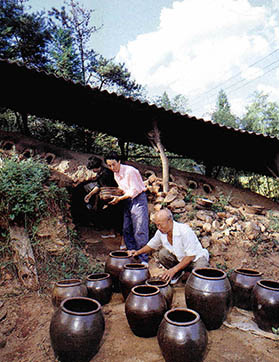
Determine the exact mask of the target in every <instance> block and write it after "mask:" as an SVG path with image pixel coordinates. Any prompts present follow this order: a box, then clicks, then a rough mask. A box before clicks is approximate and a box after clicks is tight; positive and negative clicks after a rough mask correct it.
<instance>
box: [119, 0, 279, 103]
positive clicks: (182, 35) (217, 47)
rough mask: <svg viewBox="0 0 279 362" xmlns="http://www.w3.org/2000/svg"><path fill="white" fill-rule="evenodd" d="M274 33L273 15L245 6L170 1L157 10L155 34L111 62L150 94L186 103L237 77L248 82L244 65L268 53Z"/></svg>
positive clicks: (214, 0)
mask: <svg viewBox="0 0 279 362" xmlns="http://www.w3.org/2000/svg"><path fill="white" fill-rule="evenodd" d="M277 19H278V18H277ZM275 33H276V34H279V26H278V22H277V24H276V25H275V23H274V13H272V12H271V11H270V9H268V8H266V7H264V6H259V7H255V6H252V5H251V4H250V3H249V1H248V0H226V1H224V0H211V1H207V0H183V1H175V2H174V3H173V7H172V8H164V9H162V11H161V16H160V26H159V28H158V30H157V31H155V32H153V33H147V34H142V35H140V36H138V37H137V39H136V40H134V41H131V42H129V43H128V44H126V45H123V46H122V47H121V49H120V51H119V53H118V55H117V60H118V61H122V62H123V61H124V62H125V64H126V66H127V67H128V69H129V70H130V72H131V73H132V75H133V77H134V78H135V79H136V81H137V82H138V83H140V84H142V85H146V86H147V89H148V90H149V91H150V92H152V90H153V91H154V89H163V90H166V91H167V92H169V93H170V94H172V93H174V94H177V93H182V94H184V95H185V96H186V97H188V98H191V97H192V96H195V95H198V94H200V93H203V92H205V91H206V90H207V89H209V88H212V87H214V86H216V84H219V83H221V82H223V81H224V80H226V79H228V78H229V77H230V76H232V75H233V74H235V73H237V72H242V76H243V77H244V78H245V79H247V80H250V79H252V77H253V76H254V75H255V71H256V68H248V65H250V64H253V62H254V61H256V60H257V59H259V58H261V57H264V56H265V55H266V54H268V52H270V51H271V50H272V49H271V48H270V45H269V44H270V39H269V37H270V38H271V37H272V41H273V40H274V36H275V35H276V34H275ZM277 36H278V35H277ZM257 72H260V70H259V69H258V68H257ZM257 75H259V73H257ZM215 102H216V100H215Z"/></svg>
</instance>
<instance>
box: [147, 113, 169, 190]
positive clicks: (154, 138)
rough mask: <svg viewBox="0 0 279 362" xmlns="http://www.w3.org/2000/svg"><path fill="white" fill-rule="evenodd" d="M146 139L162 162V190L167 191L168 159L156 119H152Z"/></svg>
mask: <svg viewBox="0 0 279 362" xmlns="http://www.w3.org/2000/svg"><path fill="white" fill-rule="evenodd" d="M148 139H149V141H150V143H151V145H152V146H153V147H154V149H155V150H156V152H158V153H159V154H160V158H161V162H162V179H163V191H164V192H168V191H169V160H168V157H167V155H166V153H165V149H164V146H163V145H162V142H161V138H160V131H159V128H158V122H157V120H154V121H153V131H151V132H149V133H148Z"/></svg>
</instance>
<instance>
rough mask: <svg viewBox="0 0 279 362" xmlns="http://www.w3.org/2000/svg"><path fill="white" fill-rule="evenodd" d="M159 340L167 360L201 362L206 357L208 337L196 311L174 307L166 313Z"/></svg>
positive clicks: (158, 335)
mask: <svg viewBox="0 0 279 362" xmlns="http://www.w3.org/2000/svg"><path fill="white" fill-rule="evenodd" d="M157 340H158V343H159V347H160V349H161V352H162V354H163V357H164V359H165V361H166V362H185V361H188V362H200V361H203V359H204V356H205V353H206V347H207V340H208V338H207V331H206V328H205V325H204V323H203V322H202V320H201V319H200V316H199V314H198V313H197V312H196V311H194V310H191V309H187V308H174V309H170V310H169V311H168V312H166V313H165V315H164V319H163V320H162V322H161V324H160V326H159V329H158V334H157Z"/></svg>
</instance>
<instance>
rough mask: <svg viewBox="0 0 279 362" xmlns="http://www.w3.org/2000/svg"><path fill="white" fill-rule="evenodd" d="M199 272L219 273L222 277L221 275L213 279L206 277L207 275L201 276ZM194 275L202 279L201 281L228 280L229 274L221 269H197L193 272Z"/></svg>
mask: <svg viewBox="0 0 279 362" xmlns="http://www.w3.org/2000/svg"><path fill="white" fill-rule="evenodd" d="M198 270H210V271H211V270H212V271H217V272H218V273H221V274H222V275H220V276H219V277H211V276H206V275H201V274H199V273H198ZM192 274H193V275H195V276H196V277H198V278H201V279H206V280H222V279H226V278H227V273H226V272H224V271H223V270H221V269H217V268H209V267H208V268H206V267H204V268H195V269H193V270H192Z"/></svg>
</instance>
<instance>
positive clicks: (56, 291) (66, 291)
mask: <svg viewBox="0 0 279 362" xmlns="http://www.w3.org/2000/svg"><path fill="white" fill-rule="evenodd" d="M71 297H87V288H86V286H85V285H84V284H83V282H82V281H81V280H80V279H65V280H60V281H58V282H56V283H55V285H54V287H53V289H52V295H51V301H52V305H53V306H54V308H55V309H56V308H59V306H60V304H61V302H62V301H63V300H64V299H66V298H71Z"/></svg>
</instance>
